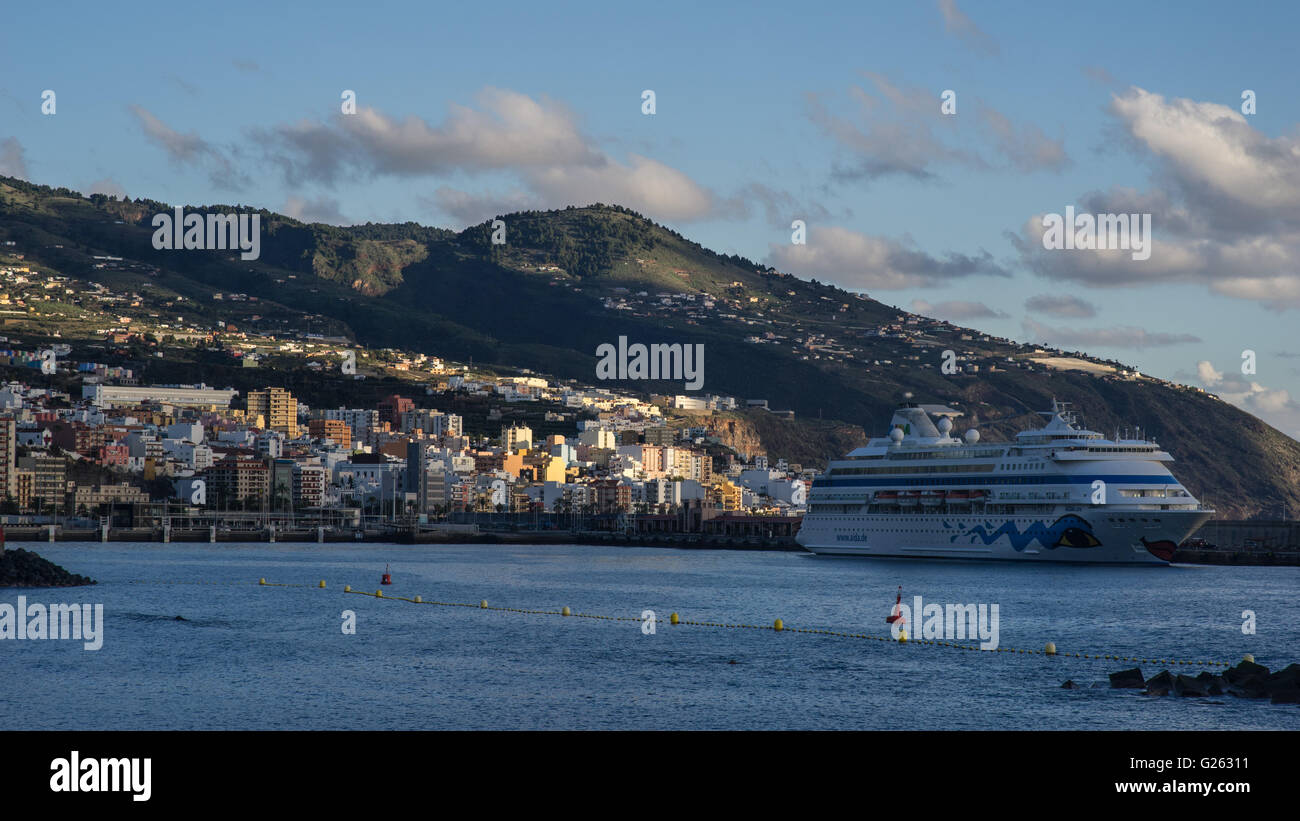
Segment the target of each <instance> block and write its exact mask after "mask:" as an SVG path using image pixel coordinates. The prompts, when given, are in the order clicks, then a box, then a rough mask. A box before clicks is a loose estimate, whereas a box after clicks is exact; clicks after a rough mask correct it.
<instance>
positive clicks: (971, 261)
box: [768, 226, 1007, 290]
mask: <svg viewBox="0 0 1300 821" xmlns="http://www.w3.org/2000/svg"><path fill="white" fill-rule="evenodd" d="M768 264H770V265H772V266H774V267H776V268H778V269H780V270H782V271H789V272H791V273H794V274H797V275H799V276H802V277H805V278H815V279H820V280H828V281H831V282H836V283H839V284H840V285H842V286H844V287H845V288H874V289H880V290H897V289H900V288H918V287H933V286H936V285H941V284H944V283H946V282H949V281H951V280H953V279H956V278H960V277H967V276H975V275H979V274H988V275H994V276H1007V272H1006V271H1005V270H1003V269H1002V268H1001V267H1000V266H998V265H997V264H996V263H995V262H994V261H993V258H992V256H990V255H989V254H988V253H987V252H982V253H981V254H979V255H977V256H968V255H965V254H948V255H947V256H946V257H943V258H939V257H935V256H931V255H930V254H927V253H925V252H923V251H919V250H916V249H915V248H912V247H909V246H905V245H903V244H902V243H900V242H897V241H895V240H891V239H884V238H881V237H873V236H870V235H867V234H861V233H858V232H857V231H851V230H849V229H847V228H840V227H838V226H830V227H827V228H817V229H809V232H808V235H807V244H805V245H794V244H790V245H772V246H770V251H769V253H768Z"/></svg>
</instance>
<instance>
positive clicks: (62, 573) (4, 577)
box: [0, 547, 95, 587]
mask: <svg viewBox="0 0 1300 821" xmlns="http://www.w3.org/2000/svg"><path fill="white" fill-rule="evenodd" d="M86 584H95V580H94V579H91V578H89V577H87V576H79V575H77V574H76V573H69V572H68V571H66V570H64V569H63V568H62V567H59V566H58V565H57V564H55V563H54V562H51V561H49V560H47V559H43V558H41V557H40V556H38V555H36V554H35V553H33V552H32V551H30V550H23V549H22V548H21V547H19V548H9V549H8V550H5V551H4V552H2V553H0V587H80V586H82V585H86Z"/></svg>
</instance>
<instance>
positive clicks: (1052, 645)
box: [1043, 641, 1056, 656]
mask: <svg viewBox="0 0 1300 821" xmlns="http://www.w3.org/2000/svg"><path fill="white" fill-rule="evenodd" d="M1043 652H1044V653H1046V654H1047V655H1049V656H1054V655H1056V642H1053V641H1049V642H1048V643H1047V646H1046V647H1044V648H1043Z"/></svg>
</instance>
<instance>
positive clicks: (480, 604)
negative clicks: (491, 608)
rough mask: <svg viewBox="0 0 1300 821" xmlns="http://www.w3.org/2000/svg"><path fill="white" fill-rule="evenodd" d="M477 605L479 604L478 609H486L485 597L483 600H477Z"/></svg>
mask: <svg viewBox="0 0 1300 821" xmlns="http://www.w3.org/2000/svg"><path fill="white" fill-rule="evenodd" d="M478 606H479V608H480V609H482V610H486V609H487V599H484V600H483V601H481V602H479V603H478Z"/></svg>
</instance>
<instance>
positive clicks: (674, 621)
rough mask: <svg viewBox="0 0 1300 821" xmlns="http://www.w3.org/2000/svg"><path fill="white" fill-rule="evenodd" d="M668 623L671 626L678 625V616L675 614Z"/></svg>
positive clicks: (669, 618)
mask: <svg viewBox="0 0 1300 821" xmlns="http://www.w3.org/2000/svg"><path fill="white" fill-rule="evenodd" d="M668 621H669V623H671V624H677V622H678V621H679V619H678V618H677V614H676V613H673V614H672V615H671V616H669V617H668Z"/></svg>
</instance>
